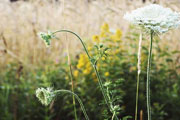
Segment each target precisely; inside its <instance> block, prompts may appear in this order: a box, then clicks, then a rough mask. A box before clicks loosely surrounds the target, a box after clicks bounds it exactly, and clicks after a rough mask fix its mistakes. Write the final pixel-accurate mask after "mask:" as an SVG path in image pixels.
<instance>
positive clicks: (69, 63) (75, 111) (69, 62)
mask: <svg viewBox="0 0 180 120" xmlns="http://www.w3.org/2000/svg"><path fill="white" fill-rule="evenodd" d="M67 53H68V55H67V56H68V65H69V71H70V79H71V90H72V92H74V81H73V73H72V65H71V59H70V54H69V41H68V44H67ZM72 98H73V107H74V116H75V120H78V118H77V110H76V101H75V97H74V95H73V97H72Z"/></svg>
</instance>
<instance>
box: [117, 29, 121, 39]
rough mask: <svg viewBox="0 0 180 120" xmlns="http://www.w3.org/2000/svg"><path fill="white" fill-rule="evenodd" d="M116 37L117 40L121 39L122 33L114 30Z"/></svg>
mask: <svg viewBox="0 0 180 120" xmlns="http://www.w3.org/2000/svg"><path fill="white" fill-rule="evenodd" d="M116 36H117V37H118V38H119V39H121V37H122V31H121V30H120V29H117V30H116Z"/></svg>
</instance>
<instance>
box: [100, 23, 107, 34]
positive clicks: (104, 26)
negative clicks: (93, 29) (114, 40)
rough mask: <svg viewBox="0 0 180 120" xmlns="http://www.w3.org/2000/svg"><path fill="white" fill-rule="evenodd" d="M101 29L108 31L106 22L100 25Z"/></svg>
mask: <svg viewBox="0 0 180 120" xmlns="http://www.w3.org/2000/svg"><path fill="white" fill-rule="evenodd" d="M101 31H104V32H109V25H108V24H107V23H104V24H103V25H102V26H101Z"/></svg>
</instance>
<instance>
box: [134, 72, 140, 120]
mask: <svg viewBox="0 0 180 120" xmlns="http://www.w3.org/2000/svg"><path fill="white" fill-rule="evenodd" d="M139 76H140V74H139V73H138V75H137V88H136V110H135V120H137V112H138V97H139Z"/></svg>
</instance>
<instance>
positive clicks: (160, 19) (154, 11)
mask: <svg viewBox="0 0 180 120" xmlns="http://www.w3.org/2000/svg"><path fill="white" fill-rule="evenodd" d="M124 19H126V20H128V21H129V22H131V23H132V24H135V25H137V26H140V27H142V28H145V29H146V30H147V31H148V32H149V33H150V47H149V55H148V65H147V82H146V97H147V99H146V101H147V114H148V120H151V102H150V70H151V59H152V46H153V36H154V35H155V34H157V33H165V32H167V31H168V30H170V29H173V28H176V27H178V26H179V25H180V13H177V12H173V11H172V10H171V9H170V8H164V7H162V6H160V5H157V4H151V5H148V6H145V7H142V8H138V9H136V10H134V11H132V12H131V13H126V14H125V15H124ZM139 73H140V71H139ZM138 77H139V74H138ZM138 80H139V78H138ZM138 80H137V93H136V110H135V120H137V112H138V111H137V110H138V109H137V107H138V89H139V82H138Z"/></svg>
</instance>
